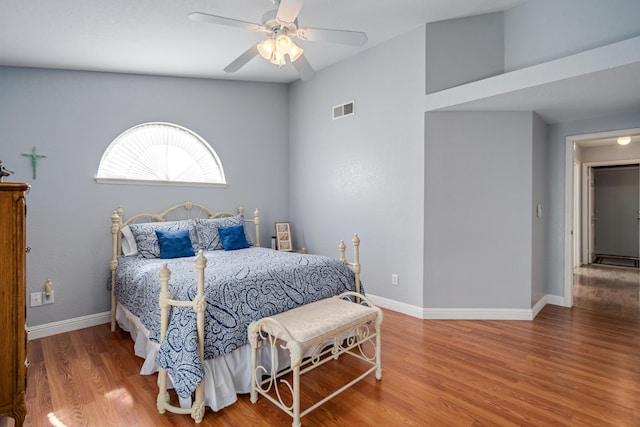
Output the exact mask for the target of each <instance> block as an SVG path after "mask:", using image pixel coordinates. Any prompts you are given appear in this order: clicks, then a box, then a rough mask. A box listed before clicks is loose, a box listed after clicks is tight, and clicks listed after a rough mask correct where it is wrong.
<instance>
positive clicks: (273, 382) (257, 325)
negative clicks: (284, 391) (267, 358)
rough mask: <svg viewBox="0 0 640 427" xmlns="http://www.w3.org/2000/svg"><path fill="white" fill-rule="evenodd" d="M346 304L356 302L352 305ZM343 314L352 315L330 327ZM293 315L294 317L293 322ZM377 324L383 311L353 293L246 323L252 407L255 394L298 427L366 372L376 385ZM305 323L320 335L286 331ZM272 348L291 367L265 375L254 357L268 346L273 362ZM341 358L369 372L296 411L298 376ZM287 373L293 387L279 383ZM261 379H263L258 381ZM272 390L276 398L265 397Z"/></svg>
mask: <svg viewBox="0 0 640 427" xmlns="http://www.w3.org/2000/svg"><path fill="white" fill-rule="evenodd" d="M350 298H351V299H352V300H355V301H358V302H357V303H354V302H351V301H350V300H349V299H350ZM345 303H346V304H353V306H351V307H349V306H345V305H344V304H345ZM356 307H358V308H356ZM345 308H347V309H348V310H349V311H350V312H353V313H352V314H351V315H350V316H349V317H348V318H346V319H342V323H338V324H335V322H336V321H335V320H334V318H332V316H331V315H332V314H334V313H336V311H339V310H344V309H345ZM293 311H295V312H296V314H295V316H293V317H292V316H291V313H292V312H293ZM323 314H324V315H323ZM283 315H286V316H283ZM382 318H383V314H382V310H381V309H380V308H378V307H376V306H375V305H373V304H372V303H371V302H370V301H369V300H368V299H367V298H366V297H363V296H362V295H361V294H359V293H355V292H345V293H343V294H341V295H339V296H335V297H332V298H327V299H325V300H321V301H316V302H315V303H311V304H307V305H304V306H302V307H298V308H296V309H294V310H291V311H289V312H286V313H282V314H279V315H276V316H273V317H266V318H263V319H261V320H259V321H256V322H253V323H251V325H249V332H248V333H249V343H250V344H251V348H252V352H251V353H252V355H251V402H252V403H256V402H257V401H258V394H260V395H262V396H264V397H266V398H267V399H269V400H270V401H271V402H272V403H274V404H275V405H276V406H278V407H279V408H280V409H282V410H283V411H284V412H286V413H287V414H289V415H290V416H291V417H292V418H293V424H292V425H293V427H299V426H300V425H301V423H300V418H301V417H303V416H304V415H306V414H308V413H309V412H311V411H313V410H314V409H316V408H317V407H319V406H320V405H322V404H323V403H325V402H326V401H328V400H329V399H331V398H333V397H335V396H336V395H338V394H339V393H341V392H343V391H344V390H346V389H347V388H349V387H351V386H352V385H354V384H355V383H357V382H358V381H360V380H362V379H363V378H365V377H366V376H367V375H369V374H370V373H371V372H373V371H375V376H376V379H378V380H380V379H382V365H381V359H380V325H381V324H382ZM305 322H312V323H314V326H317V327H318V329H319V330H320V331H321V332H319V333H318V334H316V335H309V334H308V333H300V331H299V330H298V331H297V333H292V332H291V331H290V330H291V329H294V330H296V327H298V328H299V325H296V324H294V323H305ZM301 340H302V341H301ZM276 345H280V346H281V347H282V348H284V349H287V350H289V354H290V358H291V367H290V368H289V369H285V370H283V371H280V372H276V370H275V369H271V370H267V369H266V368H265V367H264V366H262V365H259V366H258V365H257V353H258V351H259V350H260V349H261V348H262V347H265V346H270V347H271V350H272V351H271V354H272V358H273V357H275V356H274V355H275V354H276V353H277V352H276V351H274V350H275V346H276ZM309 352H311V356H310V357H308V358H306V359H303V357H304V356H305V354H307V355H308V354H309ZM342 354H349V355H351V356H354V357H356V358H358V359H361V360H363V361H365V362H366V363H368V364H370V365H371V367H370V368H369V369H367V370H366V371H365V372H364V373H363V374H361V375H360V376H358V377H357V378H355V379H353V380H352V381H350V382H349V383H348V384H346V385H344V386H343V387H341V388H339V389H338V390H336V391H334V392H333V393H331V394H330V395H328V396H326V397H325V398H323V399H322V400H320V401H318V402H317V403H315V404H313V405H312V406H310V407H308V408H306V409H305V410H304V411H301V409H300V376H301V375H302V374H304V373H306V372H309V371H310V370H312V369H315V368H317V367H318V366H321V365H323V364H325V363H326V362H328V361H330V360H332V359H337V358H338V357H339V356H340V355H342ZM271 366H272V367H275V366H277V365H276V363H275V360H271ZM289 373H292V374H293V378H292V380H293V385H292V384H291V383H290V382H289V381H288V380H284V379H281V378H282V377H284V376H285V375H288V374H289ZM265 376H266V379H263V378H264V377H265ZM258 378H260V380H258ZM280 384H283V385H284V386H286V387H287V388H288V389H289V390H290V392H291V394H292V403H291V404H290V405H287V404H286V403H285V402H284V400H283V398H282V396H281V394H280V389H279V386H280ZM272 387H273V389H274V391H275V395H276V397H273V396H272V395H271V394H270V393H269V392H270V390H271V389H272Z"/></svg>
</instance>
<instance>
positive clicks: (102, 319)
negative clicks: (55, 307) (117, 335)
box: [27, 311, 111, 341]
mask: <svg viewBox="0 0 640 427" xmlns="http://www.w3.org/2000/svg"><path fill="white" fill-rule="evenodd" d="M110 322H111V312H110V311H105V312H104V313H97V314H90V315H88V316H82V317H76V318H73V319H67V320H61V321H59V322H52V323H45V324H44V325H38V326H33V327H30V328H28V329H27V337H28V339H29V341H31V340H37V339H38V338H44V337H48V336H51V335H57V334H61V333H64V332H70V331H75V330H78V329H84V328H89V327H91V326H97V325H102V324H103V323H110Z"/></svg>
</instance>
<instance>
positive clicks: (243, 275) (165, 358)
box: [110, 202, 364, 422]
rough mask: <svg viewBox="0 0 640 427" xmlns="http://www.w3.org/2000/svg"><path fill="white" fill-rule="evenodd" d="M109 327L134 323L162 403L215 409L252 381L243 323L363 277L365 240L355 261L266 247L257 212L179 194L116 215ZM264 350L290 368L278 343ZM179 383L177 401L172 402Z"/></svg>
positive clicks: (356, 286) (196, 412) (356, 287)
mask: <svg viewBox="0 0 640 427" xmlns="http://www.w3.org/2000/svg"><path fill="white" fill-rule="evenodd" d="M111 237H112V238H111V245H112V259H111V262H110V270H111V280H110V288H111V314H112V321H111V327H112V330H114V331H115V330H116V327H117V326H120V327H121V328H122V329H124V330H126V331H129V332H130V334H131V337H132V339H133V340H134V348H135V352H136V355H138V356H140V357H142V358H144V363H143V366H142V369H141V374H153V373H155V372H159V380H158V382H159V388H160V392H159V394H158V409H159V411H160V412H161V413H163V412H164V411H165V410H169V411H172V412H177V413H190V414H191V416H192V417H193V418H194V419H195V420H196V422H200V421H201V420H202V416H203V415H204V407H205V406H209V407H210V408H211V409H212V410H214V411H217V410H220V409H222V408H224V407H225V406H228V405H231V404H232V403H234V402H235V401H236V400H237V394H243V393H249V391H250V387H251V349H250V346H249V344H248V338H247V328H248V326H249V324H250V323H251V322H253V321H256V320H258V319H261V318H263V317H267V316H272V315H275V314H278V313H282V312H285V311H288V310H290V309H293V308H295V307H299V306H301V305H305V304H308V303H311V302H314V301H317V300H320V299H324V298H328V297H331V296H334V295H339V294H341V293H343V292H348V291H355V292H358V293H362V294H363V295H364V291H363V289H361V284H360V264H359V239H358V237H357V235H356V236H355V237H354V239H353V243H354V261H353V262H349V261H347V259H346V256H345V250H346V245H345V244H344V242H340V246H339V249H340V258H339V259H334V258H330V257H325V256H319V255H309V254H300V253H293V252H281V251H276V250H273V249H266V248H262V247H260V213H259V211H258V210H257V209H256V210H255V211H254V213H253V217H252V218H245V215H244V209H243V208H242V207H240V208H239V209H238V211H237V212H228V211H214V210H211V209H209V208H207V207H205V206H203V205H201V204H197V203H191V202H186V203H181V204H178V205H175V206H172V207H170V208H168V209H166V210H165V211H163V212H160V213H157V214H146V213H145V214H139V215H134V216H132V217H130V218H129V219H127V220H124V211H123V209H122V208H118V209H117V210H115V211H114V212H113V215H112V216H111ZM274 351H275V352H277V354H274V355H272V354H271V353H270V350H268V349H267V350H265V354H261V355H259V357H260V358H261V362H262V363H263V364H264V365H265V366H269V365H272V364H276V365H278V366H282V367H286V366H287V364H288V354H287V352H286V351H284V350H282V349H278V348H276V349H275V350H274ZM167 388H174V389H175V391H176V394H177V395H178V397H179V401H180V406H179V407H175V406H172V405H170V404H169V397H168V393H167Z"/></svg>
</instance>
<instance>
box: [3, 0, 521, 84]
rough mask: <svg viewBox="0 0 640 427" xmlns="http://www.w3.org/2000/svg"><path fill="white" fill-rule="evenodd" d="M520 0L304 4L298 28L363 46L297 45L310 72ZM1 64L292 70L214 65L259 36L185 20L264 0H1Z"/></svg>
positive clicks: (249, 16) (204, 74) (237, 15)
mask: <svg viewBox="0 0 640 427" xmlns="http://www.w3.org/2000/svg"><path fill="white" fill-rule="evenodd" d="M524 1H526V0H349V1H346V0H307V1H306V2H305V3H304V4H303V6H302V9H301V11H300V14H299V15H298V21H299V26H301V27H316V28H332V29H341V30H354V31H364V32H366V33H367V35H368V39H369V41H368V42H367V44H366V45H365V46H364V47H350V46H343V45H337V44H330V43H321V42H310V41H307V42H305V41H300V42H299V43H298V44H299V45H300V46H301V47H302V48H304V49H305V56H306V58H307V59H308V61H309V63H310V64H311V65H312V67H313V68H314V69H315V70H316V71H319V70H321V69H323V68H325V67H328V66H330V65H332V64H334V63H337V62H339V61H342V60H344V59H346V58H348V57H351V56H354V55H357V54H359V53H360V52H362V51H363V50H366V49H368V48H370V47H373V46H376V45H378V44H380V43H382V42H384V41H386V40H389V39H391V38H393V37H395V36H397V35H399V34H402V33H404V32H406V31H409V30H411V29H413V28H416V27H418V26H420V25H423V24H425V23H428V22H435V21H441V20H445V19H452V18H460V17H464V16H470V15H477V14H482V13H489V12H496V11H502V10H506V9H509V8H511V7H513V6H515V5H518V4H521V3H523V2H524ZM1 7H2V13H0V65H7V66H23V67H38V68H55V69H73V70H88V71H107V72H119V73H136V74H151V75H168V76H183V77H196V78H224V79H238V80H250V81H267V82H282V83H287V82H292V81H295V80H297V79H298V75H297V74H296V72H295V70H294V69H293V67H292V66H291V64H287V65H285V66H284V67H283V68H278V67H277V66H275V65H273V64H270V63H268V62H267V61H265V60H264V59H262V58H261V57H259V56H257V57H256V58H254V59H252V60H251V61H250V62H249V63H248V64H247V65H246V66H245V67H243V68H242V69H241V70H240V71H238V72H236V73H233V74H227V73H225V72H224V71H223V68H224V67H225V66H227V65H228V64H229V63H230V62H231V61H233V60H234V59H235V58H236V57H237V56H239V55H240V54H241V53H242V52H244V51H245V50H246V49H247V48H248V47H249V46H251V45H252V44H254V43H256V42H257V41H259V40H261V39H262V38H263V37H264V35H263V34H262V33H258V32H254V31H250V30H246V29H241V28H234V27H227V26H221V25H214V24H210V23H205V22H193V21H191V20H189V19H188V18H187V14H188V13H190V12H204V13H208V14H213V15H221V16H226V17H230V18H233V19H238V20H242V21H250V22H256V23H261V22H262V21H261V19H262V15H263V14H264V13H265V12H267V11H269V10H272V9H275V6H274V4H273V2H272V0H209V1H204V0H184V1H182V0H135V1H131V0H56V1H51V0H2V5H1Z"/></svg>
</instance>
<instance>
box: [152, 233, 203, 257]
mask: <svg viewBox="0 0 640 427" xmlns="http://www.w3.org/2000/svg"><path fill="white" fill-rule="evenodd" d="M156 236H157V237H158V245H159V246H160V258H162V259H170V258H180V257H185V256H194V255H195V252H194V251H193V246H192V245H191V238H190V237H189V230H186V229H185V230H156Z"/></svg>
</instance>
